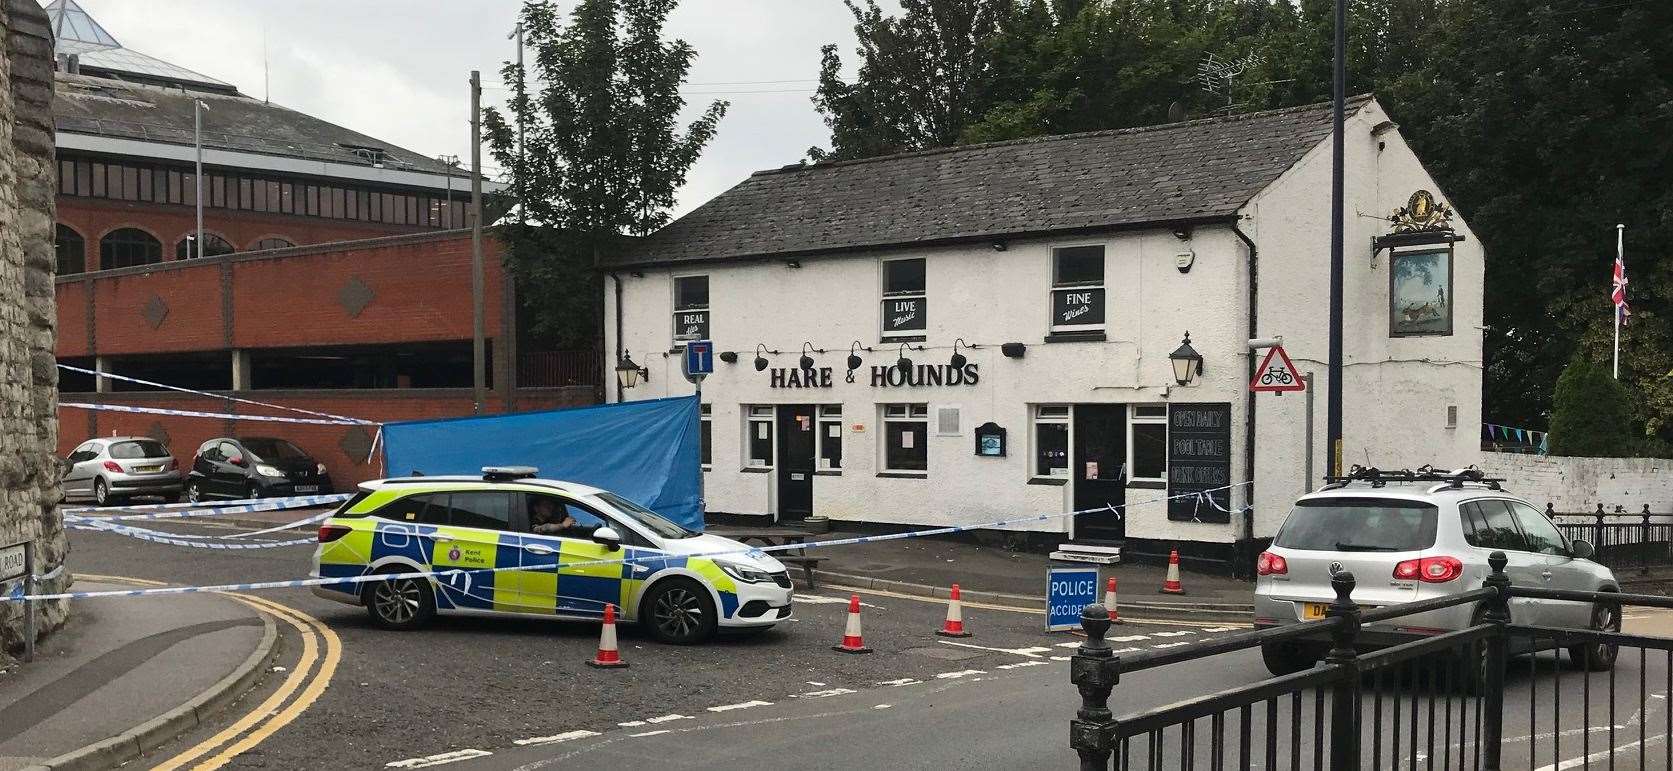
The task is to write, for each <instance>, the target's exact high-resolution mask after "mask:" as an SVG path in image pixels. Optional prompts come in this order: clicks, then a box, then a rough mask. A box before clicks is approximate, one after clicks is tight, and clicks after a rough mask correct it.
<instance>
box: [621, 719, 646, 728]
mask: <svg viewBox="0 0 1673 771" xmlns="http://www.w3.org/2000/svg"><path fill="white" fill-rule="evenodd" d="M644 724H645V721H643V720H629V721H627V722H626V723H617V724H616V725H619V726H621V727H623V728H638V727H639V726H642V725H644Z"/></svg>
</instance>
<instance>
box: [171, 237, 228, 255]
mask: <svg viewBox="0 0 1673 771" xmlns="http://www.w3.org/2000/svg"><path fill="white" fill-rule="evenodd" d="M193 240H194V237H193V236H186V237H185V238H182V239H180V241H179V242H178V243H176V244H175V245H174V259H176V260H189V259H191V258H193V257H196V256H198V254H197V249H196V248H195V247H193V246H192V241H193ZM236 251H238V250H237V249H234V248H233V246H232V244H230V243H228V242H227V240H226V239H225V238H222V237H220V236H218V235H215V234H214V233H204V234H203V256H205V257H218V256H220V255H223V254H232V253H233V252H236Z"/></svg>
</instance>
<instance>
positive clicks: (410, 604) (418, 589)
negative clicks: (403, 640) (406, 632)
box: [365, 578, 436, 629]
mask: <svg viewBox="0 0 1673 771" xmlns="http://www.w3.org/2000/svg"><path fill="white" fill-rule="evenodd" d="M365 591H366V597H365V601H366V612H367V613H369V614H370V615H371V616H372V623H374V624H377V625H378V626H380V627H383V628H384V629H414V628H416V627H419V626H423V625H424V624H425V622H428V621H429V620H430V618H431V617H432V616H434V615H435V614H436V598H435V595H433V594H431V593H430V584H429V582H428V581H424V580H421V579H416V578H398V579H395V580H392V581H378V582H376V583H371V584H368V585H367V586H366V590H365Z"/></svg>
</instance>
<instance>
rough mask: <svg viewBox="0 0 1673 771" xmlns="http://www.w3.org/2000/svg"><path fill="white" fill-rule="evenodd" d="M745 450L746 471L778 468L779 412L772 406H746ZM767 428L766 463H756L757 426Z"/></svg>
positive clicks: (765, 438)
mask: <svg viewBox="0 0 1673 771" xmlns="http://www.w3.org/2000/svg"><path fill="white" fill-rule="evenodd" d="M743 412H744V448H743V461H744V468H746V469H760V470H763V471H766V470H771V469H774V468H777V464H778V445H777V441H778V412H777V410H776V409H774V408H773V406H772V405H770V404H748V405H744V410H743ZM757 424H760V425H764V426H766V436H765V437H762V439H764V440H765V441H766V443H767V458H766V463H764V464H761V463H756V462H755V461H756V460H757V458H756V456H755V442H756V436H755V435H756V434H757V433H758V430H757V429H756V425H757Z"/></svg>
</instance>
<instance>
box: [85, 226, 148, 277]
mask: <svg viewBox="0 0 1673 771" xmlns="http://www.w3.org/2000/svg"><path fill="white" fill-rule="evenodd" d="M131 233H138V234H140V235H143V236H145V240H144V241H141V240H139V239H137V238H133V237H131V236H129V235H128V234H131ZM117 234H122V235H123V237H122V239H121V240H119V241H115V242H111V240H110V239H111V237H112V236H116V235H117ZM107 242H109V243H108V244H107ZM107 245H108V246H109V247H110V248H111V251H112V252H115V251H117V249H118V248H122V249H123V250H124V251H126V250H135V249H144V250H146V251H148V252H149V251H150V250H152V249H155V252H156V253H155V259H146V260H143V261H140V262H126V263H124V264H120V265H117V264H112V263H114V262H115V261H116V260H115V259H110V258H107V257H106V254H105V248H106V246H107ZM115 256H116V255H111V257H112V258H114V257H115ZM144 256H146V257H150V256H152V255H150V254H147V255H144ZM162 261H163V244H162V242H161V241H158V240H157V237H156V236H154V235H152V234H150V233H149V232H146V231H144V230H141V229H139V228H136V227H120V228H116V229H114V230H111V231H110V232H108V233H105V234H104V235H103V236H100V237H99V270H116V269H118V268H134V267H139V266H142V265H156V264H158V263H161V262H162Z"/></svg>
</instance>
